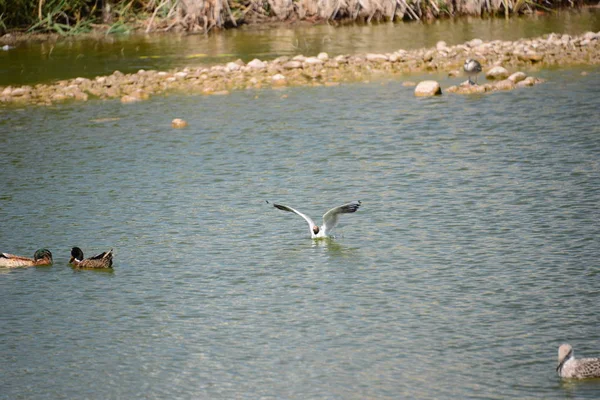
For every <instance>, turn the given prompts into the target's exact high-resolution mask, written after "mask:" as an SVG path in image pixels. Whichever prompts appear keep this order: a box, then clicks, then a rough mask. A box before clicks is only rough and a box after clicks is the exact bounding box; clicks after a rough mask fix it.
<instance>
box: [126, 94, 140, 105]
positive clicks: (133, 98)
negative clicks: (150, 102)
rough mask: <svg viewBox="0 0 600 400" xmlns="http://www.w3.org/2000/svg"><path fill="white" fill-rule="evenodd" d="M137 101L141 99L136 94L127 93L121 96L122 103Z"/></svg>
mask: <svg viewBox="0 0 600 400" xmlns="http://www.w3.org/2000/svg"><path fill="white" fill-rule="evenodd" d="M136 101H141V99H140V98H138V97H136V96H132V95H129V94H126V95H125V96H123V97H121V103H123V104H127V103H135V102H136Z"/></svg>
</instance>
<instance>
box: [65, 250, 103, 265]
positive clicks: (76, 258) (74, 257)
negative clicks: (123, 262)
mask: <svg viewBox="0 0 600 400" xmlns="http://www.w3.org/2000/svg"><path fill="white" fill-rule="evenodd" d="M112 251H113V249H110V250H109V251H105V252H104V253H100V254H98V255H97V256H94V257H90V258H84V256H83V251H82V250H81V249H80V248H79V247H73V248H72V249H71V259H70V260H69V264H71V265H72V266H74V267H76V268H112V258H113V254H112Z"/></svg>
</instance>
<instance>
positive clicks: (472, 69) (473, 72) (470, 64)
mask: <svg viewBox="0 0 600 400" xmlns="http://www.w3.org/2000/svg"><path fill="white" fill-rule="evenodd" d="M463 69H464V70H465V72H466V73H467V76H468V77H469V83H470V84H471V85H476V84H477V75H479V73H480V72H481V64H479V61H477V60H474V59H472V58H469V59H467V61H465V64H464V65H463ZM473 76H474V77H475V81H474V82H473V79H472V78H473Z"/></svg>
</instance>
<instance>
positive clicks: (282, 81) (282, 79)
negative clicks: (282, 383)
mask: <svg viewBox="0 0 600 400" xmlns="http://www.w3.org/2000/svg"><path fill="white" fill-rule="evenodd" d="M271 80H272V81H273V83H274V84H279V85H283V84H285V82H286V80H287V79H286V77H285V76H283V75H281V74H276V75H273V76H272V77H271Z"/></svg>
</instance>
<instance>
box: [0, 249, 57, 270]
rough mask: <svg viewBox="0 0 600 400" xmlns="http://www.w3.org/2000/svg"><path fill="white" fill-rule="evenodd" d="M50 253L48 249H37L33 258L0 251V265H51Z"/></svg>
mask: <svg viewBox="0 0 600 400" xmlns="http://www.w3.org/2000/svg"><path fill="white" fill-rule="evenodd" d="M52 262H53V261H52V253H51V252H50V250H48V249H38V250H37V251H36V252H35V253H34V254H33V258H29V257H22V256H16V255H14V254H9V253H0V267H7V268H16V267H33V266H43V265H52Z"/></svg>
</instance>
